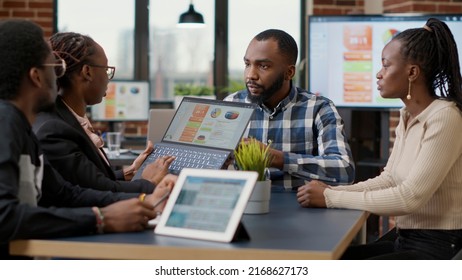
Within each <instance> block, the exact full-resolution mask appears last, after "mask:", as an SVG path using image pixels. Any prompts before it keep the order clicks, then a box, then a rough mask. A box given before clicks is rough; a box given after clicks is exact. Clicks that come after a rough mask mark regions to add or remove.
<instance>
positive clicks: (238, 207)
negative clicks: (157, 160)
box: [154, 168, 258, 242]
mask: <svg viewBox="0 0 462 280" xmlns="http://www.w3.org/2000/svg"><path fill="white" fill-rule="evenodd" d="M257 176H258V174H257V173H256V172H253V171H236V170H210V171H207V172H204V171H203V170H200V169H189V168H184V169H183V170H182V171H181V173H180V175H179V177H178V180H177V182H176V184H175V187H174V188H173V190H172V193H171V194H170V197H169V199H168V201H167V204H166V205H165V208H164V210H163V212H162V215H161V216H160V219H159V221H158V224H157V226H156V228H155V230H154V232H155V233H156V234H162V235H169V236H177V237H185V238H194V239H203V240H211V241H221V242H230V241H233V240H236V239H237V238H238V237H240V236H239V235H240V234H243V237H244V238H246V239H248V238H249V237H248V235H247V232H246V231H245V228H244V227H243V225H242V224H241V223H240V221H241V218H242V214H243V212H244V209H245V207H246V205H247V201H248V200H249V197H250V194H251V193H252V190H253V188H254V186H255V182H256V180H257Z"/></svg>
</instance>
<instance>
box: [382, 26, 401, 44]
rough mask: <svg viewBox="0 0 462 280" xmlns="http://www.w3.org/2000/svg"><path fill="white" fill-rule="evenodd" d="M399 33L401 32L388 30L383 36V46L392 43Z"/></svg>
mask: <svg viewBox="0 0 462 280" xmlns="http://www.w3.org/2000/svg"><path fill="white" fill-rule="evenodd" d="M398 33H399V31H398V30H396V29H388V30H386V31H385V32H383V35H382V41H383V44H384V45H385V44H387V43H388V42H390V40H391V38H393V37H394V36H395V35H396V34H398Z"/></svg>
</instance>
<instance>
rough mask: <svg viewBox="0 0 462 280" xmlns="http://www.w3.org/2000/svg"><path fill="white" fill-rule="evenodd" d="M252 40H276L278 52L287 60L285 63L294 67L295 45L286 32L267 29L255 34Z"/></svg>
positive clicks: (296, 53)
mask: <svg viewBox="0 0 462 280" xmlns="http://www.w3.org/2000/svg"><path fill="white" fill-rule="evenodd" d="M254 39H255V40H257V41H266V40H268V39H274V40H276V42H277V43H278V48H279V52H280V53H281V54H282V55H283V56H284V57H285V58H286V59H287V62H288V63H289V64H294V65H295V63H296V62H297V56H298V48H297V43H296V42H295V39H294V38H293V37H292V36H290V35H289V34H288V33H287V32H285V31H282V30H279V29H268V30H265V31H262V32H260V33H259V34H257V36H255V38H254Z"/></svg>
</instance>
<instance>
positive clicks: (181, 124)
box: [133, 97, 256, 180]
mask: <svg viewBox="0 0 462 280" xmlns="http://www.w3.org/2000/svg"><path fill="white" fill-rule="evenodd" d="M255 106H256V105H255V104H252V103H240V102H230V101H222V100H213V99H203V98H193V97H185V98H183V100H182V101H181V103H180V105H179V106H178V108H177V110H176V113H175V116H174V117H173V119H172V120H171V122H170V124H169V126H168V129H167V131H166V132H165V134H164V136H163V137H162V140H161V141H160V142H159V143H156V144H155V146H154V151H153V152H152V153H151V154H150V155H149V156H148V157H147V158H146V160H145V161H144V162H143V164H142V165H141V167H140V169H139V170H138V171H137V172H136V174H135V176H134V177H133V180H136V179H139V178H141V174H142V172H143V170H144V168H145V167H146V165H147V164H149V163H152V162H153V161H155V160H156V159H157V158H159V157H162V156H164V155H173V156H175V157H176V159H175V160H174V161H173V163H172V164H171V165H170V167H169V172H170V173H172V174H178V173H179V172H180V171H181V169H183V168H185V167H186V168H198V169H220V168H222V167H223V165H224V163H225V162H226V160H227V159H228V157H229V156H230V155H231V154H232V153H233V151H234V149H235V148H236V147H237V145H238V144H239V141H240V139H241V137H242V136H243V134H244V132H245V131H246V128H247V125H248V123H249V121H250V118H251V117H252V114H253V112H254V110H255Z"/></svg>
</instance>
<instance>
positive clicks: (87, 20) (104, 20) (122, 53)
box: [57, 0, 135, 79]
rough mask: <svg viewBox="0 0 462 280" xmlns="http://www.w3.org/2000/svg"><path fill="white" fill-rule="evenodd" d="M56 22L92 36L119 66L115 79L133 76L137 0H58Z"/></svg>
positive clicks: (62, 27)
mask: <svg viewBox="0 0 462 280" xmlns="http://www.w3.org/2000/svg"><path fill="white" fill-rule="evenodd" d="M57 26H58V31H60V32H63V31H72V32H78V33H81V34H84V35H89V36H90V37H92V38H93V39H94V40H95V41H96V42H97V43H98V44H100V45H101V46H102V47H103V48H104V50H105V52H106V55H107V57H108V60H109V62H108V63H109V65H114V66H116V68H117V70H116V72H115V76H114V79H133V77H134V37H133V36H134V35H133V34H134V28H135V0H125V1H113V0H98V1H95V0H78V1H75V0H58V1H57Z"/></svg>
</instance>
